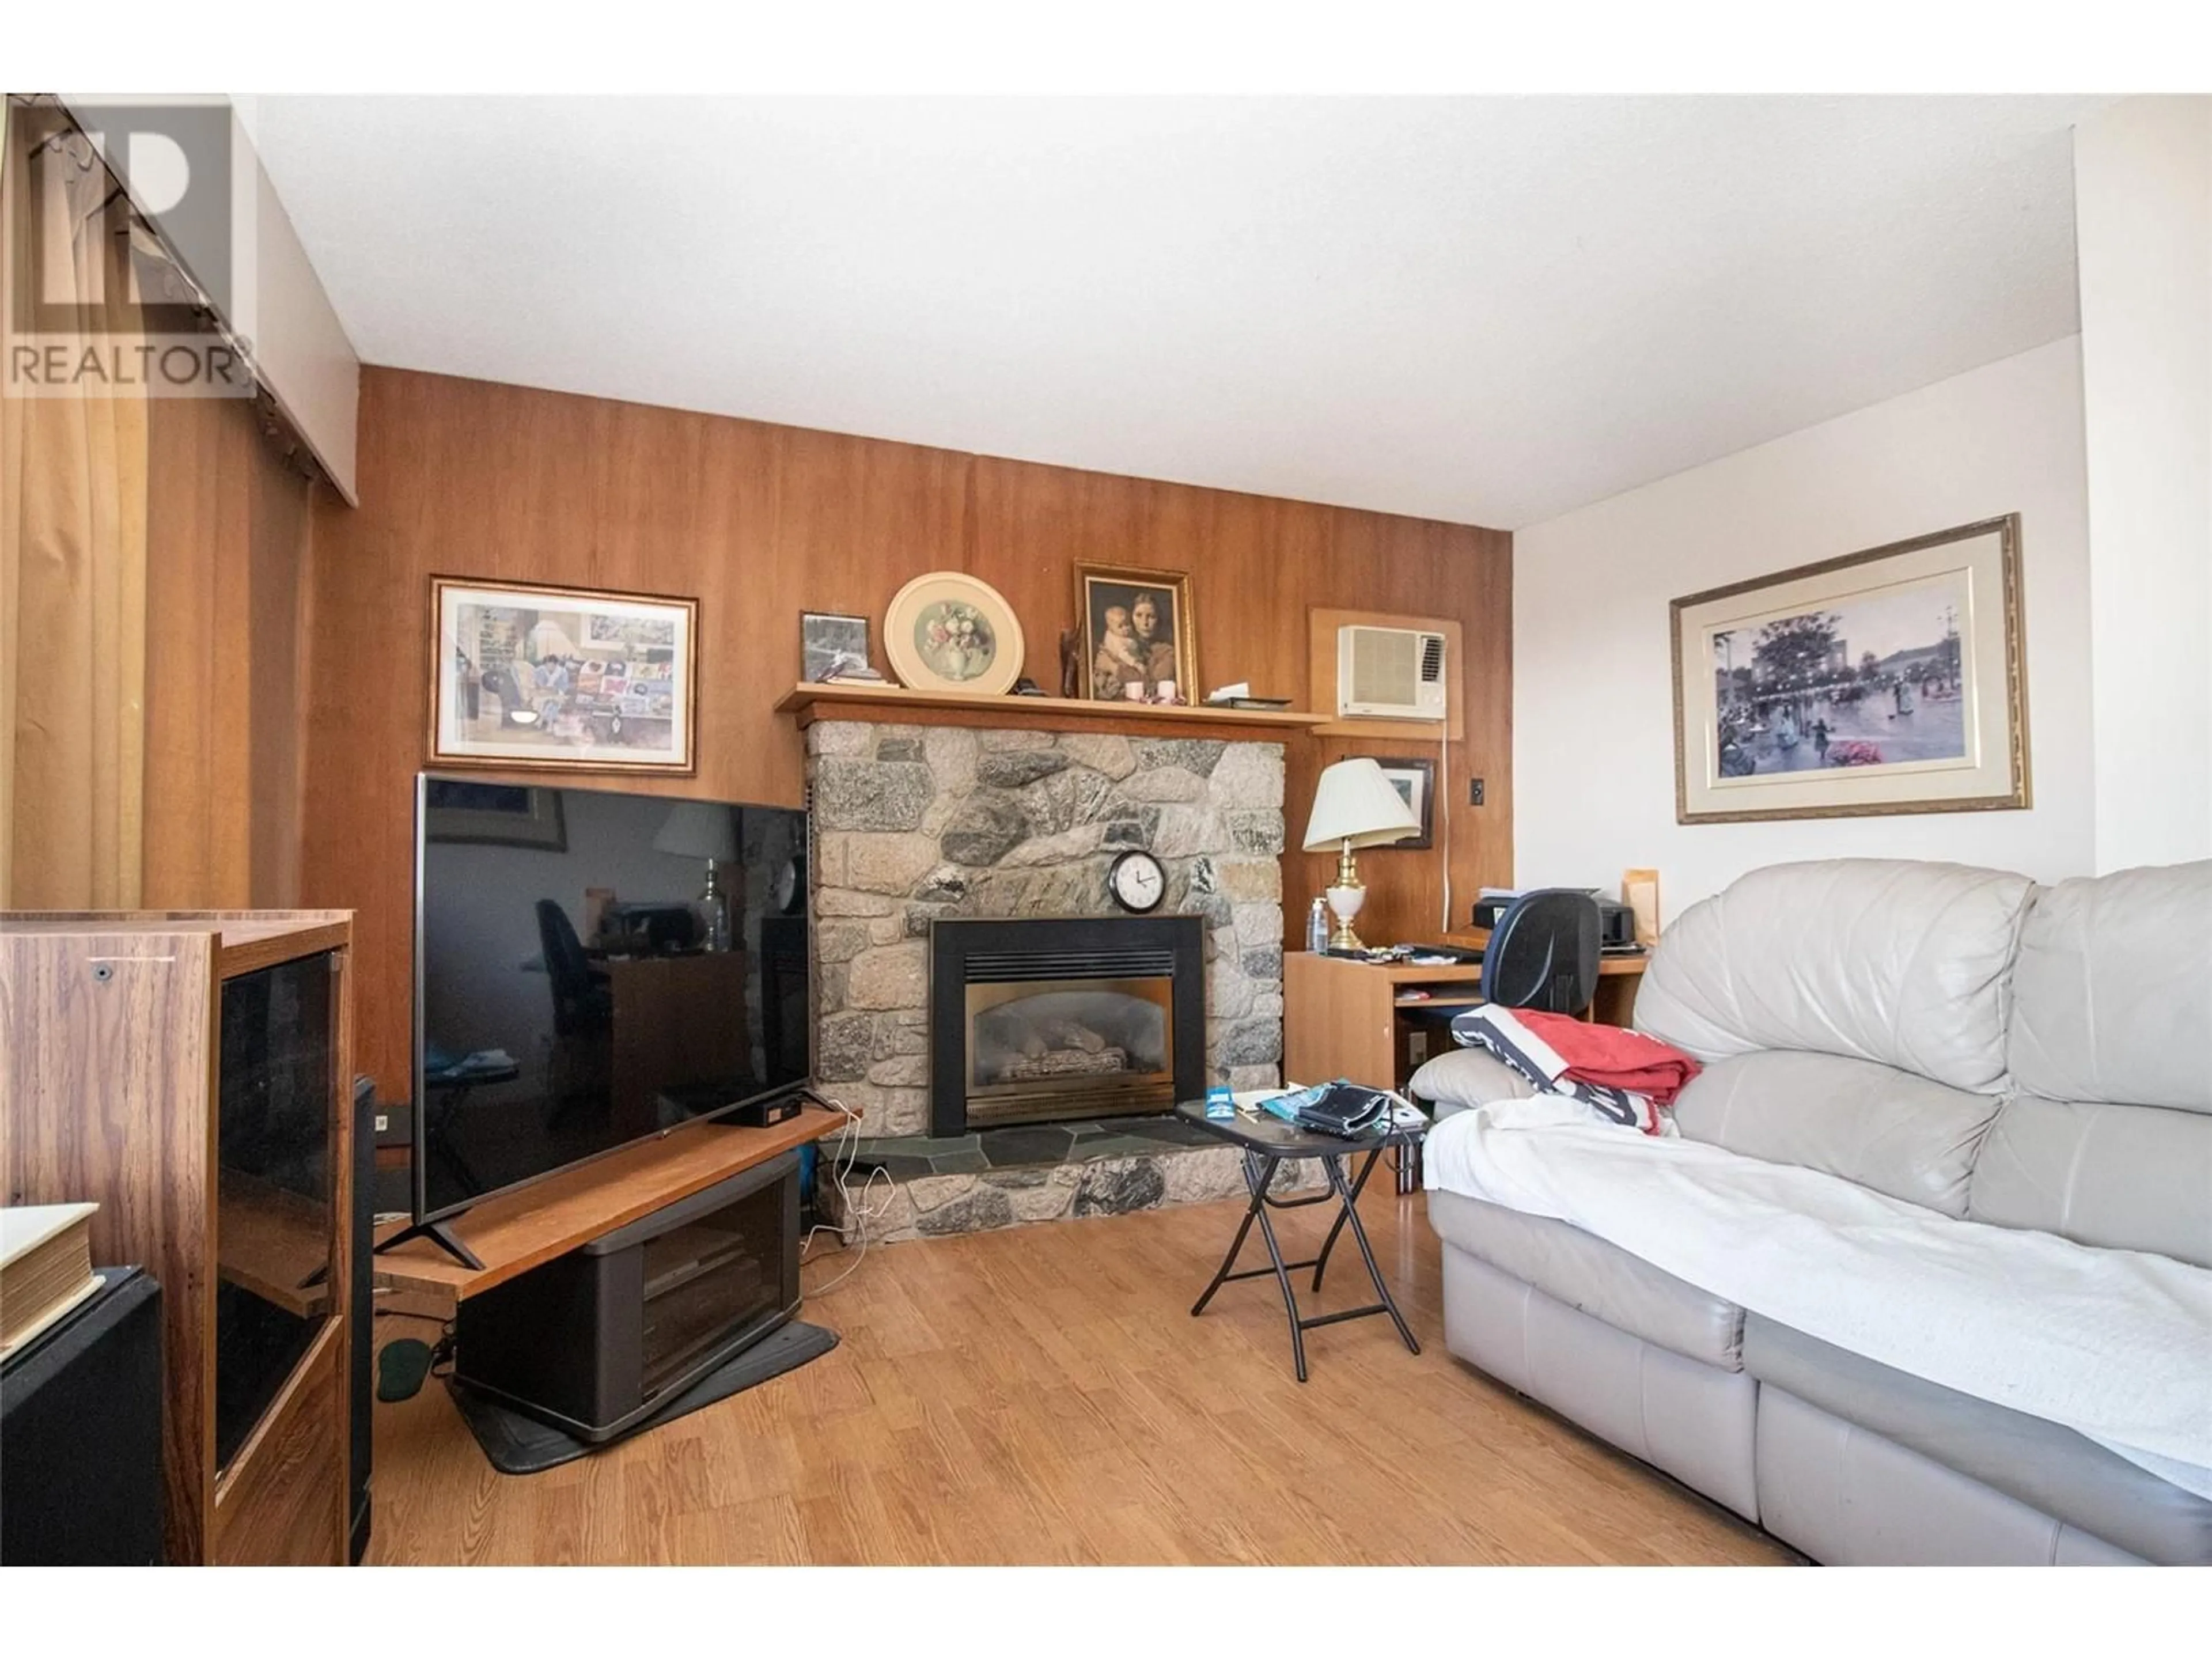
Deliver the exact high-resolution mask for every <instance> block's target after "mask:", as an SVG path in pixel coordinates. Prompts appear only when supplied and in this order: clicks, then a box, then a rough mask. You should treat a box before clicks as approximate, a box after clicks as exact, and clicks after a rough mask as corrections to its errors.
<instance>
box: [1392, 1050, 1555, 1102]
mask: <svg viewBox="0 0 2212 1659" xmlns="http://www.w3.org/2000/svg"><path fill="white" fill-rule="evenodd" d="M1406 1087H1407V1090H1408V1091H1410V1092H1411V1093H1412V1094H1413V1097H1415V1098H1416V1099H1418V1100H1425V1101H1429V1102H1431V1103H1433V1104H1434V1105H1435V1107H1436V1109H1437V1116H1438V1117H1449V1116H1450V1115H1452V1114H1453V1113H1454V1112H1463V1111H1467V1110H1468V1109H1470V1108H1473V1107H1476V1106H1486V1105H1488V1104H1489V1103H1491V1102H1492V1101H1493V1100H1526V1099H1528V1097H1530V1096H1531V1095H1533V1094H1534V1093H1535V1092H1536V1085H1534V1084H1533V1083H1531V1082H1529V1081H1528V1079H1527V1078H1525V1077H1522V1075H1521V1073H1518V1072H1516V1071H1515V1070H1514V1069H1513V1068H1512V1067H1511V1066H1508V1065H1507V1064H1506V1063H1505V1062H1504V1060H1500V1059H1498V1057H1497V1056H1496V1055H1495V1054H1485V1053H1484V1052H1483V1051H1482V1050H1481V1049H1480V1048H1454V1049H1453V1050H1451V1052H1450V1053H1449V1054H1438V1055H1437V1057H1436V1058H1435V1059H1434V1060H1431V1061H1429V1062H1428V1063H1427V1064H1426V1065H1425V1066H1422V1067H1421V1069H1420V1070H1419V1071H1418V1072H1416V1073H1413V1081H1411V1082H1410V1083H1408V1084H1407V1085H1406Z"/></svg>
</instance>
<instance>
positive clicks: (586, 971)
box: [538, 899, 614, 1036]
mask: <svg viewBox="0 0 2212 1659" xmlns="http://www.w3.org/2000/svg"><path fill="white" fill-rule="evenodd" d="M538 944H539V945H541V946H543V947H544V952H545V973H546V976H547V977H548V978H549V979H550V980H551V981H553V1030H555V1032H556V1033H557V1034H558V1035H560V1036H583V1035H585V1034H586V1033H587V1032H591V1031H598V1030H605V1029H606V1027H607V1026H608V1025H609V1024H611V1022H612V1020H613V1018H614V999H613V997H612V996H611V994H609V992H608V989H607V975H606V971H605V969H600V968H595V967H593V966H592V959H591V957H587V956H586V955H585V954H584V942H583V941H582V940H581V939H578V938H577V937H576V929H575V927H574V924H573V923H571V922H570V921H569V920H568V912H567V911H566V910H563V909H562V908H561V907H560V905H559V904H557V903H556V902H554V901H553V900H551V899H540V900H538Z"/></svg>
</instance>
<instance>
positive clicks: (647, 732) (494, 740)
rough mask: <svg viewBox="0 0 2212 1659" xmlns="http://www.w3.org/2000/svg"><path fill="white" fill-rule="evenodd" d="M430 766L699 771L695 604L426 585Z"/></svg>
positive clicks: (443, 581) (513, 587) (528, 588)
mask: <svg viewBox="0 0 2212 1659" xmlns="http://www.w3.org/2000/svg"><path fill="white" fill-rule="evenodd" d="M430 617H431V639H430V758H431V760H432V761H433V762H434V763H438V764H441V765H467V764H471V763H473V764H477V765H484V766H496V767H499V768H501V769H505V770H514V769H531V768H543V769H560V770H564V771H579V772H664V773H671V774H689V773H691V772H693V771H696V769H697V760H696V735H697V734H696V706H695V697H696V688H697V684H698V678H697V670H698V638H699V602H698V601H697V600H696V599H667V598H663V597H659V596H657V595H653V594H646V593H612V592H595V591H592V590H589V589H585V588H574V587H549V586H538V585H525V584H519V583H513V582H475V581H468V580H463V579H461V578H459V577H453V576H433V577H432V578H431V579H430Z"/></svg>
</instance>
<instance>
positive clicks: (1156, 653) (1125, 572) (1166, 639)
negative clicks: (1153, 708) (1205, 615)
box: [1075, 564, 1200, 703]
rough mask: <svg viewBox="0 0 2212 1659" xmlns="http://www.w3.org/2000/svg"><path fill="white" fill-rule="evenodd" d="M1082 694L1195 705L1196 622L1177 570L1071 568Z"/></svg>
mask: <svg viewBox="0 0 2212 1659" xmlns="http://www.w3.org/2000/svg"><path fill="white" fill-rule="evenodd" d="M1075 614H1076V618H1077V621H1078V623H1079V626H1080V627H1081V629H1082V635H1083V673H1082V676H1081V679H1080V684H1081V685H1082V688H1083V695H1084V696H1086V697H1091V698H1093V699H1096V700H1098V701H1102V702H1150V703H1195V702H1197V701H1198V700H1199V696H1200V693H1199V689H1198V624H1197V623H1196V621H1195V619H1194V617H1192V615H1191V604H1190V578H1189V576H1188V575H1187V574H1184V573H1183V572H1182V571H1180V570H1146V569H1141V568H1129V567H1124V566H1121V565H1105V564H1079V565H1077V566H1076V567H1075Z"/></svg>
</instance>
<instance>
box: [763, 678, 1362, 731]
mask: <svg viewBox="0 0 2212 1659" xmlns="http://www.w3.org/2000/svg"><path fill="white" fill-rule="evenodd" d="M775 710H776V713H778V714H790V715H792V716H793V717H794V718H796V719H797V720H798V722H799V726H800V728H801V729H802V730H803V729H805V727H807V726H811V725H813V724H814V722H815V721H817V720H884V721H892V722H896V723H898V724H901V725H917V726H1000V727H1010V728H1013V729H1016V730H1023V731H1028V730H1036V731H1045V732H1124V733H1127V734H1131V735H1134V736H1138V737H1155V736H1161V735H1173V736H1189V735H1192V734H1193V733H1194V732H1198V733H1202V734H1204V735H1206V736H1210V737H1232V736H1233V737H1243V736H1247V735H1249V736H1251V737H1255V738H1259V739H1261V741H1280V740H1281V739H1282V738H1285V737H1289V736H1292V735H1295V734H1297V733H1300V732H1310V731H1312V730H1314V729H1316V727H1319V726H1322V724H1324V720H1323V717H1322V715H1319V714H1300V713H1298V712H1297V711H1296V710H1293V709H1288V708H1285V709H1279V710H1277V709H1264V708H1181V707H1177V708H1157V707H1152V706H1149V705H1146V704H1143V703H1115V702H1095V701H1093V700H1091V699H1089V698H1083V697H1012V696H1006V697H978V696H970V695H966V694H963V693H961V692H957V691H917V690H913V689H912V688H910V687H907V686H888V687H878V686H872V685H799V686H794V687H793V689H792V690H791V691H790V692H789V693H787V695H786V696H783V697H782V698H781V699H779V700H778V702H777V703H776V705H775Z"/></svg>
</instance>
